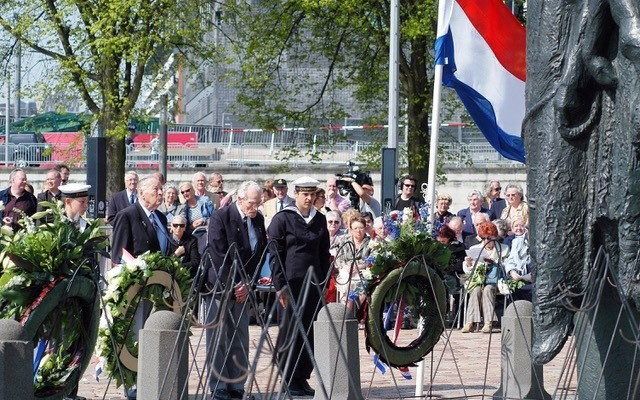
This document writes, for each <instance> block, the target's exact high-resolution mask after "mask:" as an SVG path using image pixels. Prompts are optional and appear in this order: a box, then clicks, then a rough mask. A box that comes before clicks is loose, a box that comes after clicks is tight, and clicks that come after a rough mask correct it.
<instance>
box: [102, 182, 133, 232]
mask: <svg viewBox="0 0 640 400" xmlns="http://www.w3.org/2000/svg"><path fill="white" fill-rule="evenodd" d="M124 185H125V189H124V190H121V191H119V192H116V193H114V194H113V196H111V199H110V200H109V202H108V203H107V222H109V223H110V224H113V219H114V218H115V217H116V214H117V213H119V212H120V211H122V210H124V209H125V208H127V207H129V206H130V205H131V204H135V202H136V201H137V200H138V174H137V173H136V172H135V171H127V173H125V174H124Z"/></svg>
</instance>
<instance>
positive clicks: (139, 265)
mask: <svg viewBox="0 0 640 400" xmlns="http://www.w3.org/2000/svg"><path fill="white" fill-rule="evenodd" d="M124 267H125V268H126V269H127V271H129V272H135V271H137V270H139V269H140V270H144V269H147V263H146V262H145V261H144V260H143V259H140V258H136V259H135V260H133V261H130V262H127V263H126V264H125V265H124Z"/></svg>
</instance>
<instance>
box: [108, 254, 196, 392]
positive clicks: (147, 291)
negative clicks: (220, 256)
mask: <svg viewBox="0 0 640 400" xmlns="http://www.w3.org/2000/svg"><path fill="white" fill-rule="evenodd" d="M109 275H110V278H109V280H108V287H107V291H106V293H105V296H104V302H105V307H106V309H107V314H108V315H107V318H108V325H107V326H103V327H101V329H100V333H99V338H98V354H99V355H100V356H101V357H102V358H103V360H104V361H103V362H104V369H105V370H106V371H107V374H108V375H109V377H111V378H113V379H114V380H115V381H116V385H117V386H118V387H119V386H122V385H123V384H124V385H125V387H132V386H134V385H135V384H136V378H137V371H138V360H137V354H138V342H137V340H136V338H135V332H134V322H133V320H134V316H135V313H136V309H137V305H138V304H139V302H140V301H143V300H144V301H148V302H149V303H150V304H151V306H152V307H153V309H154V310H170V311H173V312H175V313H178V314H180V315H182V311H183V307H184V306H185V303H184V300H186V299H187V296H188V294H189V290H190V289H191V278H190V275H189V271H188V270H187V269H186V268H184V267H183V266H182V264H181V263H180V260H179V259H178V258H176V257H168V256H163V255H162V254H160V253H149V252H147V253H145V254H142V255H141V256H140V257H138V258H137V259H133V260H131V261H128V262H126V263H125V264H123V265H122V266H121V267H118V268H115V269H114V270H112V271H110V274H109ZM183 299H184V300H183Z"/></svg>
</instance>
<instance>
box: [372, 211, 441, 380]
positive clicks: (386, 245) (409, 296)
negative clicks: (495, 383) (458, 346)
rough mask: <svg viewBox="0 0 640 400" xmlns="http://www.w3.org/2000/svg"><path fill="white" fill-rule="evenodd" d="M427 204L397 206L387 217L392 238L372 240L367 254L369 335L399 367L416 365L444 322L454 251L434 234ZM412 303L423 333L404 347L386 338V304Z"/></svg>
mask: <svg viewBox="0 0 640 400" xmlns="http://www.w3.org/2000/svg"><path fill="white" fill-rule="evenodd" d="M427 210H428V208H427V206H424V207H423V208H421V209H420V210H419V213H417V214H414V212H413V211H412V210H410V209H405V210H403V211H402V212H399V211H393V212H391V213H390V214H389V215H388V216H386V217H385V220H384V224H385V231H386V233H387V235H388V236H387V238H386V239H385V240H384V241H382V242H378V243H377V244H374V245H373V246H372V252H371V254H372V255H371V256H370V257H369V258H367V259H366V260H365V262H366V263H368V265H369V268H368V271H367V272H365V273H363V277H364V278H365V279H366V280H367V284H366V289H365V293H366V295H367V298H368V309H367V323H366V324H365V326H366V330H365V333H366V341H367V347H371V348H373V349H374V350H375V351H376V353H377V354H378V355H379V356H380V358H381V359H382V360H383V361H385V362H387V363H388V364H389V365H392V366H396V367H405V366H411V365H413V364H414V363H415V362H417V361H419V360H421V359H422V358H423V357H424V356H425V355H426V354H428V353H429V352H430V351H431V349H432V348H433V346H434V345H435V343H436V342H437V340H438V338H439V336H440V334H441V333H442V331H443V329H444V326H443V324H442V316H443V315H444V312H445V310H446V308H445V307H446V300H445V299H446V290H445V287H444V284H443V282H442V277H443V274H444V273H446V272H447V269H448V268H449V259H450V258H451V252H450V251H449V249H448V248H447V247H446V246H444V245H443V244H441V243H439V242H438V241H437V240H435V239H434V238H433V237H432V227H431V225H430V224H429V223H428V222H427V221H428V214H427ZM400 298H401V299H402V300H403V302H404V304H405V305H407V306H408V307H409V310H410V311H411V313H412V314H413V319H414V321H421V323H422V326H421V327H420V328H421V334H420V336H419V337H418V338H417V339H416V340H414V341H413V342H412V343H410V344H409V345H407V346H405V347H398V346H395V344H394V343H391V341H390V340H389V339H388V338H387V335H386V333H385V331H384V328H383V324H382V320H383V318H384V316H383V312H382V310H383V309H384V306H385V305H386V304H392V303H394V302H396V301H398V300H399V299H400Z"/></svg>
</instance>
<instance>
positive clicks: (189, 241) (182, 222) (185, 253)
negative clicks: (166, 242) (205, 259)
mask: <svg viewBox="0 0 640 400" xmlns="http://www.w3.org/2000/svg"><path fill="white" fill-rule="evenodd" d="M169 226H170V228H169V231H170V232H171V236H172V238H173V240H174V242H175V245H174V248H172V249H171V251H170V252H169V254H172V255H174V256H176V257H179V258H180V261H181V262H182V265H183V266H184V267H185V268H187V269H188V270H189V272H190V273H191V278H194V277H195V275H196V272H197V270H198V266H199V265H200V252H199V251H198V240H197V239H196V238H195V237H194V236H193V235H191V234H190V233H189V232H187V219H186V218H185V217H184V216H182V215H176V216H175V217H173V220H172V221H171V224H170V225H169Z"/></svg>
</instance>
